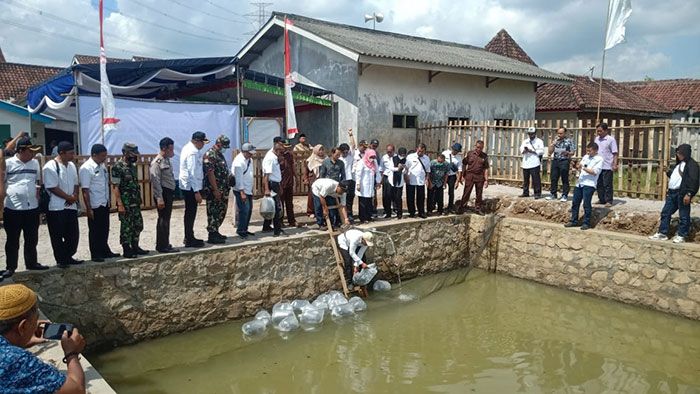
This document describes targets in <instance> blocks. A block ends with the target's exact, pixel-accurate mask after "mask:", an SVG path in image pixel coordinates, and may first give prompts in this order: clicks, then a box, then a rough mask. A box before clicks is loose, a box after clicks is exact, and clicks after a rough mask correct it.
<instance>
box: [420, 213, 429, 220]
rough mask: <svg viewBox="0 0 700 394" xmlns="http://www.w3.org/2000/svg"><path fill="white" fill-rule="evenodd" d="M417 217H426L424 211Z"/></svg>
mask: <svg viewBox="0 0 700 394" xmlns="http://www.w3.org/2000/svg"><path fill="white" fill-rule="evenodd" d="M418 217H419V218H421V219H425V218H427V216H426V215H425V214H424V213H421V214H419V215H418Z"/></svg>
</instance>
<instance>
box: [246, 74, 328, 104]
mask: <svg viewBox="0 0 700 394" xmlns="http://www.w3.org/2000/svg"><path fill="white" fill-rule="evenodd" d="M243 87H245V88H248V89H254V90H259V91H261V92H265V93H270V94H275V95H277V96H284V89H283V88H281V87H279V86H274V85H268V84H265V83H260V82H256V81H250V80H248V79H244V80H243ZM292 97H293V98H294V100H299V101H304V102H307V103H311V104H316V105H323V106H326V107H330V106H332V105H333V103H332V101H330V100H326V99H322V98H320V97H315V96H309V95H308V94H304V93H299V92H295V91H293V90H292Z"/></svg>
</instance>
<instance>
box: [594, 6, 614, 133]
mask: <svg viewBox="0 0 700 394" xmlns="http://www.w3.org/2000/svg"><path fill="white" fill-rule="evenodd" d="M610 1H611V0H608V12H606V14H605V34H603V62H602V64H601V65H600V81H599V83H598V109H597V110H596V114H595V123H596V125H598V123H600V102H601V100H602V98H603V73H604V72H605V52H606V51H605V46H606V45H607V42H606V41H607V37H608V27H609V26H608V23H610Z"/></svg>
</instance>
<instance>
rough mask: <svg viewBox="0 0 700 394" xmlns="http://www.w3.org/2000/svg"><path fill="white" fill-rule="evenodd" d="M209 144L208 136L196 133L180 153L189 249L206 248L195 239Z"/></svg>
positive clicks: (180, 177)
mask: <svg viewBox="0 0 700 394" xmlns="http://www.w3.org/2000/svg"><path fill="white" fill-rule="evenodd" d="M208 143H209V140H208V139H207V135H206V134H204V133H203V132H201V131H196V132H194V133H193V134H192V140H190V142H188V143H187V144H185V146H184V147H182V152H181V153H180V176H179V181H180V189H181V190H182V192H183V194H184V195H185V219H184V225H185V247H189V248H201V247H202V246H204V241H202V240H201V239H197V238H195V237H194V220H195V219H196V218H197V205H198V204H199V203H201V202H202V195H201V194H200V191H201V190H202V187H203V180H204V169H203V162H202V153H201V152H202V148H204V145H205V144H208Z"/></svg>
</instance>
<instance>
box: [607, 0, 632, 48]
mask: <svg viewBox="0 0 700 394" xmlns="http://www.w3.org/2000/svg"><path fill="white" fill-rule="evenodd" d="M631 14H632V0H610V3H609V7H608V26H607V30H606V32H605V50H606V51H607V50H608V49H611V48H612V47H614V46H615V45H617V44H619V43H621V42H622V41H624V40H625V23H627V19H629V17H630V15H631Z"/></svg>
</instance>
